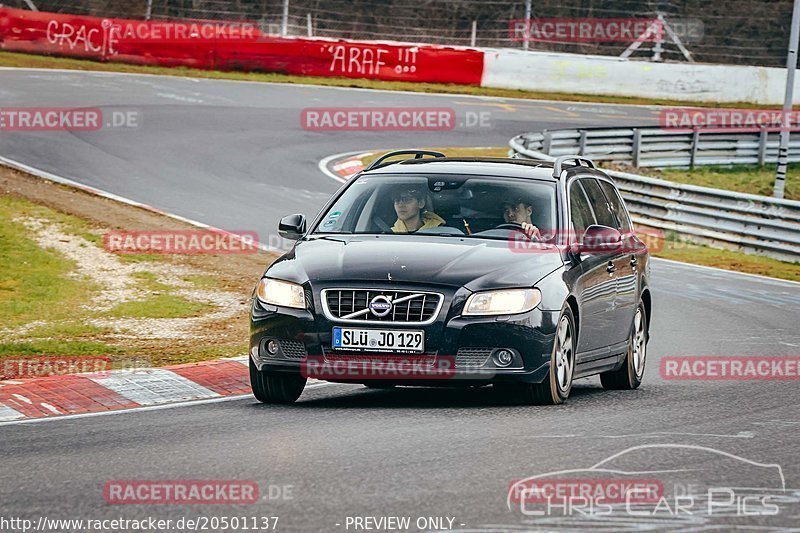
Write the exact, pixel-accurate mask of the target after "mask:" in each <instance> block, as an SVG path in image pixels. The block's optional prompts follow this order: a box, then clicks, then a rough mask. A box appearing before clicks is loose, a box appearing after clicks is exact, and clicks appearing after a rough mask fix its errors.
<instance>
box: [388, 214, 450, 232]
mask: <svg viewBox="0 0 800 533" xmlns="http://www.w3.org/2000/svg"><path fill="white" fill-rule="evenodd" d="M420 218H421V219H422V227H421V228H419V229H428V228H435V227H437V226H441V225H442V224H444V219H443V218H442V217H440V216H439V215H437V214H436V213H433V212H431V211H425V212H423V213H422V214H421V215H420ZM392 232H393V233H409V231H408V228H407V227H406V224H405V222H403V221H402V220H400V219H399V218H398V219H397V222H395V223H394V226H392Z"/></svg>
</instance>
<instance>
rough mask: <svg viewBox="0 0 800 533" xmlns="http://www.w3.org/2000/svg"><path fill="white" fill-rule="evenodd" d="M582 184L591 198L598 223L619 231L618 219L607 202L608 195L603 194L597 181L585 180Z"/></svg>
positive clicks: (590, 201) (581, 181) (590, 202)
mask: <svg viewBox="0 0 800 533" xmlns="http://www.w3.org/2000/svg"><path fill="white" fill-rule="evenodd" d="M580 183H581V185H583V188H584V190H585V191H586V195H587V196H588V197H589V204H590V205H591V206H592V210H593V211H594V216H595V218H596V219H597V223H598V224H600V225H601V226H608V227H609V228H617V229H619V224H617V219H616V217H615V216H614V213H613V212H612V210H611V205H610V204H609V203H608V200H606V195H605V194H603V190H602V189H601V188H600V185H599V184H598V183H597V180H594V179H590V178H583V179H581V180H580Z"/></svg>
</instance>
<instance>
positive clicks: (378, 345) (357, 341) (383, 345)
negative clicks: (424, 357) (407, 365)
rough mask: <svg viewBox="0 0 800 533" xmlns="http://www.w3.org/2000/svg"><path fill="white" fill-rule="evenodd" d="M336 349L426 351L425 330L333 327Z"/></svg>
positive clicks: (334, 347)
mask: <svg viewBox="0 0 800 533" xmlns="http://www.w3.org/2000/svg"><path fill="white" fill-rule="evenodd" d="M332 344H333V349H334V350H357V351H375V352H396V353H421V352H423V351H425V332H424V331H422V330H407V329H359V328H339V327H336V328H333V343H332Z"/></svg>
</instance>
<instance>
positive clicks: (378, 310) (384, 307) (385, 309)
mask: <svg viewBox="0 0 800 533" xmlns="http://www.w3.org/2000/svg"><path fill="white" fill-rule="evenodd" d="M369 310H370V311H371V312H372V314H373V315H375V316H378V317H382V316H386V315H388V314H389V313H391V312H392V301H391V300H390V299H389V297H388V296H384V295H382V294H379V295H378V296H376V297H375V298H373V299H372V300H371V301H370V302H369Z"/></svg>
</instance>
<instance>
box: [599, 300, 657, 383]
mask: <svg viewBox="0 0 800 533" xmlns="http://www.w3.org/2000/svg"><path fill="white" fill-rule="evenodd" d="M646 358H647V314H646V313H645V311H644V305H643V304H642V303H641V302H639V306H638V307H637V308H636V313H635V314H634V315H633V324H632V325H631V331H630V334H629V335H628V353H627V354H625V361H624V362H623V363H622V366H621V367H619V368H618V369H617V370H611V371H609V372H603V373H602V374H600V383H602V384H603V388H604V389H606V390H633V389H636V388H638V387H639V385H641V384H642V378H643V377H644V363H645V359H646Z"/></svg>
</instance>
